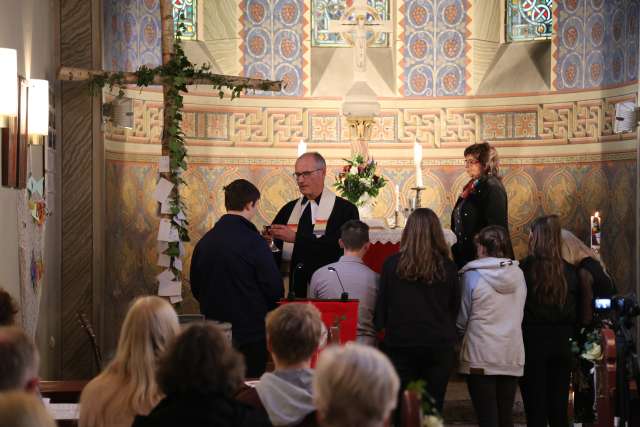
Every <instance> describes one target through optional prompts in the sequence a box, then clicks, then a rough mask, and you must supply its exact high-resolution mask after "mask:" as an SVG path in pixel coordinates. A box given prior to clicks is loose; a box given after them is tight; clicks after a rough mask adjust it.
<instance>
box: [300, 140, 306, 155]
mask: <svg viewBox="0 0 640 427" xmlns="http://www.w3.org/2000/svg"><path fill="white" fill-rule="evenodd" d="M306 152H307V143H306V142H304V139H300V142H299V143H298V157H300V156H302V155H303V154H304V153H306Z"/></svg>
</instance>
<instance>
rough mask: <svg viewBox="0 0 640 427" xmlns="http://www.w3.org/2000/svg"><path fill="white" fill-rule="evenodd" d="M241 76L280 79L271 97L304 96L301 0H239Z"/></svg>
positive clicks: (305, 35)
mask: <svg viewBox="0 0 640 427" xmlns="http://www.w3.org/2000/svg"><path fill="white" fill-rule="evenodd" d="M240 9H241V18H240V28H241V33H240V37H241V40H242V42H241V45H240V50H241V52H242V58H241V60H240V61H241V64H242V72H243V75H245V76H249V77H255V78H264V79H274V80H284V83H285V87H284V88H283V90H282V92H281V93H277V94H273V93H272V92H265V93H259V94H261V95H275V96H282V95H285V96H287V95H288V96H292V95H293V96H302V95H304V94H305V93H306V89H305V86H304V85H305V80H307V77H308V76H307V73H306V71H305V65H306V61H307V60H306V58H305V53H306V52H308V50H309V46H308V44H309V34H308V31H309V25H308V20H307V18H306V14H307V12H308V7H307V5H306V4H305V2H304V1H303V0H241V1H240Z"/></svg>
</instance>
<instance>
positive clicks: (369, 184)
mask: <svg viewBox="0 0 640 427" xmlns="http://www.w3.org/2000/svg"><path fill="white" fill-rule="evenodd" d="M344 160H345V161H346V162H347V164H346V165H345V166H344V167H343V168H342V172H340V173H339V174H338V175H337V176H336V182H335V184H334V187H335V188H336V190H338V191H339V192H340V194H341V195H342V197H344V198H346V199H347V200H349V201H350V202H351V203H353V204H355V205H356V206H359V207H360V206H363V205H364V204H366V203H369V202H370V200H371V199H372V198H375V197H377V196H378V193H379V192H380V189H381V188H382V187H384V186H385V184H386V183H387V181H386V180H385V179H384V177H382V176H380V175H376V162H374V161H373V160H365V159H364V157H362V156H361V155H360V154H358V155H356V156H354V157H353V158H351V159H350V160H348V159H344Z"/></svg>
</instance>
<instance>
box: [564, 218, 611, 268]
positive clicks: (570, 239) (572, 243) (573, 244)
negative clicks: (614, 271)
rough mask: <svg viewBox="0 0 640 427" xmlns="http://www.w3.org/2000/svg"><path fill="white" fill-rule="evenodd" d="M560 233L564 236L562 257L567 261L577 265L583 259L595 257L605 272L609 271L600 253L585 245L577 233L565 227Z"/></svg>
mask: <svg viewBox="0 0 640 427" xmlns="http://www.w3.org/2000/svg"><path fill="white" fill-rule="evenodd" d="M560 235H561V236H562V258H564V260H565V261H567V262H568V263H569V264H571V265H573V266H574V267H577V266H578V264H580V261H582V260H583V259H585V258H593V259H595V260H596V261H598V262H599V263H600V265H601V266H602V270H603V271H604V272H605V273H606V272H607V270H606V268H605V265H604V262H602V259H601V258H600V255H599V254H598V253H597V252H596V251H594V250H593V249H591V248H590V247H589V246H587V245H585V244H584V242H583V241H582V240H580V239H578V237H576V235H575V234H573V233H572V232H570V231H569V230H565V229H564V228H563V229H562V230H560Z"/></svg>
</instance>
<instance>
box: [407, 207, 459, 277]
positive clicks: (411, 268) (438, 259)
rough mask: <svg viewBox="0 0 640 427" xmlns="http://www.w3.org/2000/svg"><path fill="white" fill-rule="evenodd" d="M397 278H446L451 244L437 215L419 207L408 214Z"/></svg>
mask: <svg viewBox="0 0 640 427" xmlns="http://www.w3.org/2000/svg"><path fill="white" fill-rule="evenodd" d="M400 246H401V251H400V260H399V262H398V268H397V271H396V272H397V274H398V277H400V278H401V279H405V280H410V281H424V282H432V281H434V280H444V279H445V275H446V271H445V260H447V259H449V247H448V246H447V242H446V241H445V239H444V233H443V232H442V226H441V225H440V220H439V219H438V216H437V215H436V214H435V213H434V212H433V211H432V210H431V209H428V208H418V209H416V210H415V211H413V213H412V214H411V215H410V216H409V219H407V224H406V226H405V228H404V231H403V232H402V241H401V244H400Z"/></svg>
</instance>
